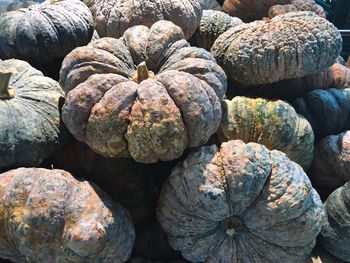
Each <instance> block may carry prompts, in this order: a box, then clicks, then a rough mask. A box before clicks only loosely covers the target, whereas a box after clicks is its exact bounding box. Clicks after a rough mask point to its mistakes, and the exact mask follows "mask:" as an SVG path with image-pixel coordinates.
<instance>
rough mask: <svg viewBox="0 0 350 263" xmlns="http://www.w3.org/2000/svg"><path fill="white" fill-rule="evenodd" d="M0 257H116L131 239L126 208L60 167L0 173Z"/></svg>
mask: <svg viewBox="0 0 350 263" xmlns="http://www.w3.org/2000/svg"><path fill="white" fill-rule="evenodd" d="M0 205H1V212H0V219H1V221H2V222H3V225H2V227H1V230H0V257H1V258H6V259H10V260H11V261H13V262H21V263H22V262H81V263H88V262H89V263H90V262H91V263H111V262H113V263H119V262H124V261H126V260H127V259H128V258H129V256H130V254H131V249H132V246H133V243H134V235H135V233H134V228H133V224H132V222H131V219H130V218H129V215H128V213H127V211H126V210H124V208H123V207H121V206H120V205H118V204H116V203H113V202H112V201H111V200H110V199H109V197H108V196H107V195H106V194H104V193H103V192H102V191H101V190H100V189H99V188H98V187H97V186H94V185H90V184H89V183H88V182H87V181H77V180H76V179H74V178H73V177H72V176H71V175H70V174H69V173H68V172H65V171H63V170H47V169H41V168H19V169H16V170H11V171H9V172H6V173H3V174H1V175H0Z"/></svg>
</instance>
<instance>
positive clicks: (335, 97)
mask: <svg viewBox="0 0 350 263" xmlns="http://www.w3.org/2000/svg"><path fill="white" fill-rule="evenodd" d="M292 105H293V107H294V108H295V110H296V112H298V113H299V114H301V115H303V116H304V117H305V118H306V119H307V120H308V121H309V122H310V124H311V126H312V129H313V131H314V133H315V138H316V141H319V140H320V139H322V138H324V137H326V136H328V135H331V134H337V133H340V132H342V131H346V130H347V129H348V128H349V124H350V122H349V121H350V119H349V112H350V89H348V88H347V89H343V90H337V89H327V90H320V89H316V90H313V91H311V92H309V93H307V94H306V95H305V96H303V97H301V98H298V99H296V100H294V101H293V102H292Z"/></svg>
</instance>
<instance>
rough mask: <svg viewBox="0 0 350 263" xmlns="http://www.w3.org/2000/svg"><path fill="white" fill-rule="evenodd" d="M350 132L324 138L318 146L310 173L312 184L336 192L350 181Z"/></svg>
mask: <svg viewBox="0 0 350 263" xmlns="http://www.w3.org/2000/svg"><path fill="white" fill-rule="evenodd" d="M349 171H350V131H346V132H343V133H340V134H337V135H330V136H327V137H325V138H323V139H322V140H321V141H320V142H318V143H317V144H316V147H315V154H314V160H313V162H312V166H311V168H310V170H309V172H308V174H309V176H310V177H311V180H312V182H313V183H314V184H315V185H316V186H321V187H325V188H327V189H329V190H330V191H334V190H335V189H336V188H338V187H340V186H342V185H343V184H345V183H346V182H348V181H350V173H349Z"/></svg>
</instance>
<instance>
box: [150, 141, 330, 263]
mask: <svg viewBox="0 0 350 263" xmlns="http://www.w3.org/2000/svg"><path fill="white" fill-rule="evenodd" d="M157 216H158V220H159V222H160V224H161V225H162V227H163V229H164V230H165V232H167V234H168V237H169V243H170V245H171V246H172V247H173V248H174V249H175V250H179V251H181V253H182V255H183V257H184V258H185V259H187V260H189V261H191V262H230V263H236V262H240V263H245V262H249V263H255V262H259V263H265V262H266V263H267V262H268V263H274V262H281V259H283V262H288V263H289V262H290V263H295V262H302V260H305V259H306V258H307V257H308V256H309V254H310V252H311V250H312V248H313V247H314V245H315V241H316V236H317V234H318V233H319V232H320V230H321V226H322V223H323V219H324V209H323V205H322V202H321V200H320V198H319V196H318V194H317V192H316V191H315V190H314V189H313V188H312V186H311V183H310V181H309V179H308V177H307V176H306V174H305V173H304V171H303V169H302V168H301V167H300V166H299V165H297V164H296V163H294V162H292V161H290V160H289V159H288V157H287V156H286V155H285V154H284V153H282V152H279V151H276V150H273V151H269V150H268V149H267V148H266V147H265V146H263V145H260V144H257V143H248V144H245V143H244V142H243V141H240V140H231V141H229V142H225V143H223V144H222V145H221V147H220V149H219V148H218V147H217V146H216V145H212V146H202V147H200V148H198V149H196V150H194V151H193V152H192V153H191V154H190V155H189V156H188V157H187V159H186V160H185V161H184V162H182V163H179V164H178V166H176V168H175V169H174V170H173V171H172V174H171V175H170V177H169V179H168V181H167V182H166V183H165V185H164V187H163V189H162V193H161V196H160V199H159V201H158V208H157Z"/></svg>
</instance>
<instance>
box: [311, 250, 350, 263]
mask: <svg viewBox="0 0 350 263" xmlns="http://www.w3.org/2000/svg"><path fill="white" fill-rule="evenodd" d="M305 263H344V261H342V260H340V259H338V258H336V257H334V256H332V255H331V254H329V253H327V252H326V251H324V249H322V248H318V247H316V248H315V249H314V250H313V251H312V254H311V257H310V258H309V259H307V260H306V261H305Z"/></svg>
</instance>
